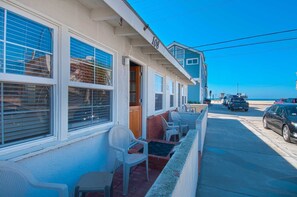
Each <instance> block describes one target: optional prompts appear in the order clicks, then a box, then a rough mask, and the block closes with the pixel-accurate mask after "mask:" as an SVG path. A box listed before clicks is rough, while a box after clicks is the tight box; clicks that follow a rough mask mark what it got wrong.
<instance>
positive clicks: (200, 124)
mask: <svg viewBox="0 0 297 197" xmlns="http://www.w3.org/2000/svg"><path fill="white" fill-rule="evenodd" d="M207 116H208V107H206V108H205V109H204V110H203V111H202V113H201V115H200V116H199V118H198V119H197V121H196V129H197V131H198V135H199V142H198V144H199V151H200V153H201V155H202V154H203V147H204V140H205V135H206V129H207Z"/></svg>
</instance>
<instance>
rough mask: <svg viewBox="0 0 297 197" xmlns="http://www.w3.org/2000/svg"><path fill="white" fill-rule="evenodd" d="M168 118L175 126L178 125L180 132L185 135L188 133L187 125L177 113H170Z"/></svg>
mask: <svg viewBox="0 0 297 197" xmlns="http://www.w3.org/2000/svg"><path fill="white" fill-rule="evenodd" d="M170 117H171V119H172V121H173V123H174V124H175V125H179V129H180V132H182V133H183V134H186V133H187V132H188V131H189V125H188V124H187V123H185V121H183V119H182V117H181V116H180V115H179V113H178V112H176V111H171V112H170Z"/></svg>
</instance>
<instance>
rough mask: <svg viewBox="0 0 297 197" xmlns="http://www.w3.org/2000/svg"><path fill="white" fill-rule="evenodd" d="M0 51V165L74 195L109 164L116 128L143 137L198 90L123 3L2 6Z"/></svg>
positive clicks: (7, 1)
mask: <svg viewBox="0 0 297 197" xmlns="http://www.w3.org/2000/svg"><path fill="white" fill-rule="evenodd" d="M0 49H1V50H0V85H1V88H0V93H1V97H0V106H1V110H0V119H1V123H0V124H1V125H0V130H1V132H0V138H1V141H0V160H12V161H16V162H18V163H20V164H22V165H24V166H26V167H27V168H28V169H30V170H31V171H32V173H33V174H34V176H36V177H37V178H38V179H39V180H41V181H50V182H57V183H66V184H67V185H68V186H69V189H70V193H71V191H73V187H74V184H75V182H76V181H77V179H78V178H79V177H80V176H81V175H82V174H84V173H85V172H87V171H90V170H98V169H99V170H100V169H101V170H102V169H103V170H104V169H108V168H110V167H112V166H111V163H110V161H111V160H112V158H111V156H110V149H109V146H108V139H107V136H108V131H109V129H110V128H111V127H112V126H113V125H114V124H123V125H127V126H129V127H130V128H131V130H133V132H134V134H135V136H136V137H139V138H144V139H145V138H147V136H148V133H147V130H148V125H147V120H148V118H149V117H151V116H157V115H159V114H162V113H165V112H166V111H168V110H171V109H175V108H176V107H178V106H180V105H181V102H182V99H181V98H182V96H183V95H187V86H188V85H189V84H192V85H193V84H195V81H194V80H193V79H192V78H191V76H190V75H189V74H188V73H187V72H186V71H185V69H184V68H183V67H182V66H181V65H180V64H179V63H178V62H177V60H176V59H175V58H174V57H172V56H171V54H170V53H169V51H168V50H167V48H166V46H164V44H163V43H162V42H161V41H160V40H159V38H158V37H157V35H155V34H154V32H153V31H152V30H151V29H150V28H149V27H148V25H147V24H146V23H145V22H144V21H143V20H142V19H141V18H140V17H139V16H138V14H137V13H136V12H135V11H134V10H133V9H132V8H131V7H130V6H129V5H128V4H127V3H126V2H125V1H122V0H50V1H45V0H1V1H0ZM181 87H182V88H181Z"/></svg>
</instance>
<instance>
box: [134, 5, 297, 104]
mask: <svg viewBox="0 0 297 197" xmlns="http://www.w3.org/2000/svg"><path fill="white" fill-rule="evenodd" d="M128 2H129V3H130V4H131V5H132V6H133V8H134V9H135V10H136V11H137V12H138V13H139V15H140V16H141V17H142V18H143V19H144V20H145V21H146V22H147V23H148V24H149V26H150V27H151V28H152V29H153V31H154V32H155V33H156V34H157V35H158V37H159V38H160V39H161V40H162V42H163V43H164V44H165V45H168V44H170V43H171V42H173V41H177V42H180V43H182V44H185V45H187V46H198V45H202V44H209V43H214V42H219V41H225V40H230V39H235V38H241V37H247V36H252V35H258V34H265V33H271V32H277V31H284V30H289V29H297V11H296V8H297V1H296V0H282V1H279V0H261V1H259V0H246V1H244V0H199V1H197V0H183V1H182V0H129V1H128ZM294 37H297V31H295V32H291V33H284V34H279V35H273V36H266V37H260V38H256V39H249V40H244V41H240V42H231V43H226V44H223V45H214V46H208V47H204V48H197V49H198V50H199V49H200V50H206V49H210V48H218V47H225V46H232V45H238V44H246V43H254V42H262V41H270V40H278V39H285V38H294ZM205 56H206V63H207V65H208V87H209V89H210V90H212V92H213V93H214V94H216V95H218V94H219V93H221V92H225V93H236V91H237V84H238V89H239V92H243V93H246V94H248V96H249V98H273V99H274V98H281V97H297V90H296V87H295V85H296V79H297V76H296V72H297V40H293V41H285V42H277V43H269V44H263V45H256V46H248V47H241V48H232V49H225V50H217V51H211V52H205Z"/></svg>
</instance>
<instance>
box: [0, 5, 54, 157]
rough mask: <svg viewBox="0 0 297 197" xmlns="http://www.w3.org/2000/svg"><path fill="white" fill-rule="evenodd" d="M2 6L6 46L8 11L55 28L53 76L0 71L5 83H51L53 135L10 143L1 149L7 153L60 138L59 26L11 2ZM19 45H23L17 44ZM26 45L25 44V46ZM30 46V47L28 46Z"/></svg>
mask: <svg viewBox="0 0 297 197" xmlns="http://www.w3.org/2000/svg"><path fill="white" fill-rule="evenodd" d="M1 7H2V8H3V9H4V38H3V40H1V41H2V42H3V45H4V48H5V47H6V46H5V45H6V28H5V26H6V20H5V18H6V17H7V11H10V12H13V13H15V14H17V15H20V16H21V17H24V18H26V19H29V20H32V21H34V22H37V23H40V24H42V25H44V26H47V27H49V28H51V29H52V30H53V37H52V42H53V43H52V44H53V51H52V57H53V61H52V70H53V71H52V78H44V77H38V76H29V75H19V74H10V73H4V71H3V73H0V79H1V82H3V83H20V84H38V85H49V86H51V88H52V95H51V109H50V111H51V132H52V133H51V136H47V137H42V138H40V139H32V140H28V141H25V142H20V143H17V142H16V143H15V144H12V145H8V146H6V147H2V148H1V149H0V155H2V154H7V153H10V152H14V151H19V150H23V149H27V148H30V147H33V146H36V145H40V144H44V143H48V142H53V141H56V140H57V139H58V135H59V133H58V129H57V128H58V116H59V114H58V110H57V109H58V107H57V106H58V99H57V91H58V32H59V27H58V26H57V24H56V23H54V22H52V21H49V20H44V19H43V17H41V16H37V15H35V13H33V12H30V11H27V10H23V9H19V8H16V7H14V6H11V5H9V4H1ZM16 45H17V46H23V45H19V44H16ZM24 47H25V46H24ZM26 48H30V47H26ZM3 57H4V58H3V64H4V66H3V68H4V70H5V65H6V50H3Z"/></svg>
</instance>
